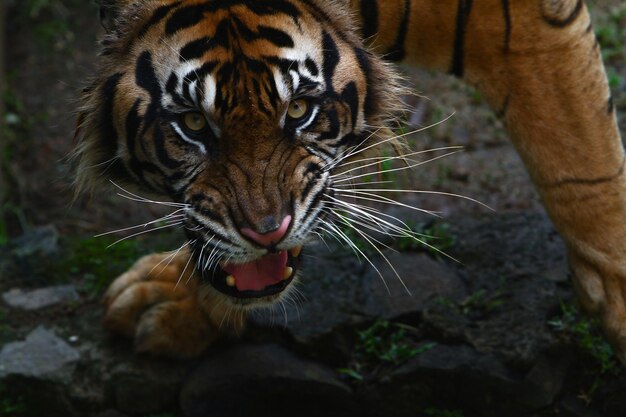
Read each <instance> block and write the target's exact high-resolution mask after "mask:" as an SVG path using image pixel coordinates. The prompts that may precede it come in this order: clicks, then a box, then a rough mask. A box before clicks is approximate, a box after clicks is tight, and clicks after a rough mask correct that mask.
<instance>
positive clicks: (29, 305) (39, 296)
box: [2, 285, 80, 310]
mask: <svg viewBox="0 0 626 417" xmlns="http://www.w3.org/2000/svg"><path fill="white" fill-rule="evenodd" d="M79 298H80V297H79V295H78V293H77V292H76V287H74V286H73V285H60V286H55V287H47V288H39V289H36V290H31V291H29V290H23V289H20V288H14V289H12V290H10V291H7V292H5V293H4V294H2V300H3V301H4V302H5V303H7V304H8V305H9V306H11V307H13V308H20V309H23V310H39V309H41V308H45V307H50V306H53V305H56V304H62V303H69V302H72V301H78V300H79Z"/></svg>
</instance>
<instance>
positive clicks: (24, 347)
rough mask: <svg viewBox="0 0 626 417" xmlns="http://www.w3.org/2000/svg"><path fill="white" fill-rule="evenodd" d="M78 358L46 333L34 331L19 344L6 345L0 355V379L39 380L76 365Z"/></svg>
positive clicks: (39, 330)
mask: <svg viewBox="0 0 626 417" xmlns="http://www.w3.org/2000/svg"><path fill="white" fill-rule="evenodd" d="M79 358H80V354H79V352H78V350H76V349H74V348H73V347H71V346H70V345H68V344H67V343H65V341H64V340H63V339H61V338H59V337H57V336H56V335H55V334H54V333H53V332H51V331H50V330H46V329H45V328H43V327H41V326H40V327H37V328H36V329H35V330H33V331H32V332H31V333H30V334H29V335H28V336H27V337H26V340H25V341H23V342H13V343H8V344H6V345H5V346H4V347H3V348H2V351H0V377H4V376H6V375H11V374H17V375H22V376H27V377H36V378H42V377H45V376H49V375H53V374H56V373H58V372H59V371H60V370H62V369H63V368H64V367H67V366H68V365H70V364H72V363H74V362H76V361H78V359H79Z"/></svg>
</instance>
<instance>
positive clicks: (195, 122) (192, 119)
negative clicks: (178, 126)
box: [183, 112, 207, 133]
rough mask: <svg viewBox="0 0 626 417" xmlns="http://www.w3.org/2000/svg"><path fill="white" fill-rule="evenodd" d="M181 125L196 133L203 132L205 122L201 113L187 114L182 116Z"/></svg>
mask: <svg viewBox="0 0 626 417" xmlns="http://www.w3.org/2000/svg"><path fill="white" fill-rule="evenodd" d="M183 124H184V125H185V127H186V128H187V129H188V130H189V131H191V132H194V133H197V132H201V131H202V130H204V128H205V127H206V126H207V121H206V118H205V117H204V115H203V114H202V113H199V112H189V113H185V114H184V115H183Z"/></svg>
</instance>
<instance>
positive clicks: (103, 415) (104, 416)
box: [93, 410, 128, 417]
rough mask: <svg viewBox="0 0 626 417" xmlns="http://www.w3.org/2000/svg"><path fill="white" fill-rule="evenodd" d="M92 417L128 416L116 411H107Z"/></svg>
mask: <svg viewBox="0 0 626 417" xmlns="http://www.w3.org/2000/svg"><path fill="white" fill-rule="evenodd" d="M93 417H128V415H127V414H122V413H120V412H118V411H116V410H107V411H104V412H102V413H97V414H94V415H93Z"/></svg>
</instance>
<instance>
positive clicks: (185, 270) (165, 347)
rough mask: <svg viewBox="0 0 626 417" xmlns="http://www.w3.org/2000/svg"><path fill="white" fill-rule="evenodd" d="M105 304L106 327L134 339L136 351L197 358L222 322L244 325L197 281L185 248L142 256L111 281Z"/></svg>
mask: <svg viewBox="0 0 626 417" xmlns="http://www.w3.org/2000/svg"><path fill="white" fill-rule="evenodd" d="M103 303H104V305H105V310H106V311H105V314H104V319H103V321H104V325H105V327H106V328H107V329H108V330H110V331H111V332H113V333H116V334H119V335H122V336H124V337H127V338H131V339H133V340H134V343H135V350H136V351H138V352H146V353H151V354H155V355H160V356H169V357H179V358H184V357H192V356H197V355H198V354H200V353H201V352H202V351H203V350H205V349H206V348H207V347H208V346H209V345H210V344H211V343H212V342H213V341H214V340H215V339H216V338H217V337H218V336H219V333H220V329H221V328H222V327H223V326H224V327H226V326H228V327H229V328H232V327H233V326H234V327H235V329H236V330H239V329H240V328H241V327H242V326H243V316H242V315H241V313H238V314H231V311H230V310H229V309H228V308H227V306H225V305H223V304H222V303H220V302H219V300H217V299H216V298H215V294H214V293H212V292H211V291H210V290H209V289H208V288H204V287H202V286H200V285H199V284H198V281H197V278H196V277H195V267H194V265H193V263H192V262H190V260H189V253H188V252H186V251H180V252H179V253H178V254H176V255H175V256H169V255H166V254H153V255H148V256H145V257H143V258H141V259H140V260H139V261H137V263H135V265H134V266H133V267H131V268H130V269H129V270H128V271H126V272H125V273H124V274H122V275H120V276H119V277H118V278H116V279H115V280H114V281H113V283H112V284H111V285H110V287H109V288H108V290H107V292H106V293H105V295H104V298H103ZM231 316H232V317H231Z"/></svg>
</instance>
